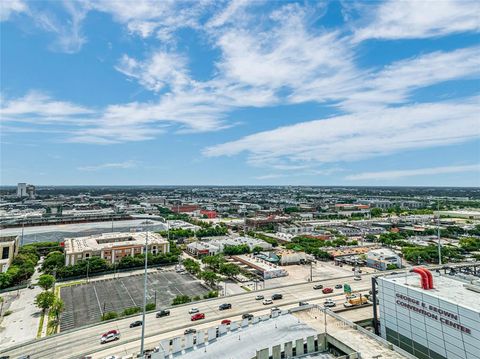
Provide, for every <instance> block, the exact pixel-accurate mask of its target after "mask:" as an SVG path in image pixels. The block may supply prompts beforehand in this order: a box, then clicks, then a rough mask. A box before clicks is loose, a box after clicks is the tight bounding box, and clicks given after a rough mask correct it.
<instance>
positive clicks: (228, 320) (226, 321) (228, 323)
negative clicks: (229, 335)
mask: <svg viewBox="0 0 480 359" xmlns="http://www.w3.org/2000/svg"><path fill="white" fill-rule="evenodd" d="M220 324H225V325H230V324H232V321H231V320H230V319H224V320H222V321H221V322H220Z"/></svg>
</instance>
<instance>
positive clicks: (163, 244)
mask: <svg viewBox="0 0 480 359" xmlns="http://www.w3.org/2000/svg"><path fill="white" fill-rule="evenodd" d="M147 233H148V252H150V253H152V254H159V253H168V252H170V244H169V242H168V241H167V240H166V239H164V238H163V237H162V236H161V235H160V234H158V233H154V232H132V233H125V232H116V233H102V234H100V235H92V236H88V237H78V238H65V265H67V266H68V265H74V264H76V263H77V262H78V261H80V260H83V259H87V258H91V257H100V258H104V259H106V260H107V261H108V262H110V263H116V262H119V261H120V260H121V259H122V258H123V257H126V256H132V257H133V256H134V255H136V254H141V253H143V251H144V246H145V239H146V237H147Z"/></svg>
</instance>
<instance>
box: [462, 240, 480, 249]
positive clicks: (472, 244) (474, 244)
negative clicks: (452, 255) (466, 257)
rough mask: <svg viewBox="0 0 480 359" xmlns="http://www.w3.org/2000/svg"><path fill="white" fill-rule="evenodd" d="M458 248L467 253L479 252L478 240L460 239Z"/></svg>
mask: <svg viewBox="0 0 480 359" xmlns="http://www.w3.org/2000/svg"><path fill="white" fill-rule="evenodd" d="M460 247H462V249H464V250H466V251H468V252H473V251H478V250H480V238H473V237H467V238H462V239H460Z"/></svg>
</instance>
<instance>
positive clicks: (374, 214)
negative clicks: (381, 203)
mask: <svg viewBox="0 0 480 359" xmlns="http://www.w3.org/2000/svg"><path fill="white" fill-rule="evenodd" d="M382 213H383V211H382V209H381V208H372V209H371V210H370V214H371V215H372V217H380V216H381V215H382Z"/></svg>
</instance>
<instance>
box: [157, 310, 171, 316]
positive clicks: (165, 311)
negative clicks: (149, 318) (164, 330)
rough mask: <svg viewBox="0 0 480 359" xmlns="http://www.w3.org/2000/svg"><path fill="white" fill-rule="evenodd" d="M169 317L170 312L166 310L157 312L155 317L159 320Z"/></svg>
mask: <svg viewBox="0 0 480 359" xmlns="http://www.w3.org/2000/svg"><path fill="white" fill-rule="evenodd" d="M169 315H170V311H169V310H168V309H163V310H161V311H159V312H157V315H156V317H157V318H161V317H166V316H169Z"/></svg>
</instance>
